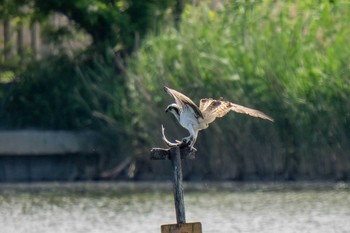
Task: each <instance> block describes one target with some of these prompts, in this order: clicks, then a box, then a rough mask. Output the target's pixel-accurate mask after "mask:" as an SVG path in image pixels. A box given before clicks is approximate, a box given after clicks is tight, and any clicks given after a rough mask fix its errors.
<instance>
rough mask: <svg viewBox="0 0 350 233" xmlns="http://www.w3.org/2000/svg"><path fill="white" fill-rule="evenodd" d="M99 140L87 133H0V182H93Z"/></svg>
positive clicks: (98, 153)
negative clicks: (87, 180)
mask: <svg viewBox="0 0 350 233" xmlns="http://www.w3.org/2000/svg"><path fill="white" fill-rule="evenodd" d="M100 139H101V137H100V136H99V135H98V134H97V133H94V132H90V131H89V132H68V131H27V130H26V131H0V182H19V181H20V182H23V181H72V180H86V179H94V178H95V177H97V176H98V175H99V173H100V171H99V164H100V157H101V155H102V153H103V152H102V149H103V146H102V143H101V140H100Z"/></svg>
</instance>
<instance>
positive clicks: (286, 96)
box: [128, 1, 350, 179]
mask: <svg viewBox="0 0 350 233" xmlns="http://www.w3.org/2000/svg"><path fill="white" fill-rule="evenodd" d="M348 22H350V4H348V3H346V2H345V1H336V3H334V4H332V3H329V2H326V1H321V2H314V1H300V2H297V3H295V2H291V1H290V2H289V1H286V2H282V1H279V2H277V3H272V1H263V2H259V3H241V2H239V3H229V2H228V3H226V4H225V5H224V8H222V9H215V10H213V9H210V8H209V7H208V4H205V3H204V4H201V5H199V6H189V5H188V6H187V7H186V9H185V11H184V14H183V21H182V25H181V29H180V31H176V30H175V29H174V28H172V27H169V28H166V29H164V31H163V32H162V33H161V34H157V35H149V36H148V38H147V39H146V40H145V41H144V43H143V44H142V46H141V48H140V51H139V52H138V53H137V54H135V56H134V58H133V59H131V60H130V61H129V70H128V80H129V87H130V88H129V89H130V92H131V94H130V95H131V96H132V100H133V104H134V106H135V109H138V111H137V114H135V118H134V120H135V123H137V124H138V126H139V127H141V128H142V129H143V136H144V137H145V138H147V140H148V141H149V142H152V143H153V144H152V143H149V144H147V145H146V147H151V145H154V143H155V142H157V143H158V142H160V140H159V131H160V124H162V123H163V122H164V121H166V120H165V119H166V117H171V116H164V115H163V114H162V111H163V110H164V108H165V107H166V106H167V104H168V103H170V101H171V99H170V98H169V97H168V96H166V94H165V93H164V92H163V91H162V86H163V85H169V86H170V87H173V88H175V89H178V90H179V91H182V92H184V93H186V94H187V95H188V96H190V97H191V98H193V99H194V100H195V101H196V102H198V100H199V99H200V98H201V97H214V98H219V97H221V96H222V97H224V98H225V99H228V100H231V101H233V102H236V103H239V104H242V105H246V106H249V107H252V108H256V109H259V110H261V111H263V112H265V113H266V114H268V115H270V116H272V117H273V118H274V119H275V123H274V124H270V123H269V122H264V121H262V120H257V119H251V118H248V117H244V116H241V115H238V114H231V115H230V116H229V117H227V118H225V119H220V120H219V121H218V122H216V123H214V124H213V125H212V126H210V128H209V129H208V130H207V132H202V133H201V134H200V136H199V139H198V143H197V148H198V149H199V153H200V154H201V155H203V157H205V158H206V160H207V162H199V165H198V166H196V165H194V166H195V167H194V168H193V170H194V171H195V170H196V167H198V168H197V169H200V168H205V171H202V174H203V176H205V174H212V175H213V174H214V175H216V174H218V176H221V177H226V178H232V179H239V178H241V177H242V176H243V177H249V176H250V175H252V176H255V175H259V174H262V175H263V176H268V177H281V176H282V177H283V176H285V177H286V178H290V179H293V178H294V177H297V176H298V175H306V176H309V177H320V176H322V175H325V176H327V175H331V176H333V177H337V178H344V177H346V176H347V175H349V172H348V170H349V168H350V159H349V157H348V156H346V153H348V152H349V151H350V150H349V143H348V141H349V139H350V100H349V96H350V81H349V80H350V77H349V76H350V65H349V54H350V28H349V27H348ZM144 112H147V113H148V115H147V114H145V113H144ZM167 128H168V131H169V132H171V133H174V134H173V135H176V136H177V137H179V136H185V135H182V134H180V133H179V132H178V130H177V129H176V124H175V123H173V122H169V123H168V124H167ZM183 132H184V131H181V133H183ZM186 134H187V133H186ZM154 146H155V145H154ZM346 174H347V175H346Z"/></svg>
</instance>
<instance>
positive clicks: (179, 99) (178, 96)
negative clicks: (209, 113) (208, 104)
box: [164, 87, 203, 118]
mask: <svg viewBox="0 0 350 233" xmlns="http://www.w3.org/2000/svg"><path fill="white" fill-rule="evenodd" d="M164 90H165V92H166V93H168V94H169V95H170V96H172V97H173V98H174V100H175V103H176V104H177V105H178V106H179V108H180V109H181V111H183V107H184V105H185V104H187V105H188V106H190V107H191V108H192V109H193V111H194V112H195V113H196V115H197V117H198V116H199V117H201V118H203V114H202V112H201V110H199V108H198V106H197V105H196V104H195V103H194V102H193V101H192V100H191V99H190V98H188V97H187V96H185V95H184V94H182V93H180V92H178V91H176V90H174V89H171V88H169V87H164Z"/></svg>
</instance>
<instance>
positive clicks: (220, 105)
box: [164, 87, 273, 148]
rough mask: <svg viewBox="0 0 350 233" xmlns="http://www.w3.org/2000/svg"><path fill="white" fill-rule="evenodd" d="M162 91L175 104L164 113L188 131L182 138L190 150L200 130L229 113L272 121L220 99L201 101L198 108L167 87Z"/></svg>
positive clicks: (263, 114)
mask: <svg viewBox="0 0 350 233" xmlns="http://www.w3.org/2000/svg"><path fill="white" fill-rule="evenodd" d="M164 90H165V92H167V93H168V94H169V95H170V96H172V97H173V98H174V100H175V103H172V104H170V105H169V106H168V107H167V108H166V110H165V112H170V113H172V114H173V115H174V116H175V118H176V119H177V121H178V122H179V123H180V125H181V126H182V127H184V128H185V129H187V130H188V131H189V133H190V135H189V136H188V137H185V138H184V142H185V143H190V146H191V148H192V147H193V145H194V143H195V142H196V140H197V136H198V132H199V131H200V130H203V129H206V128H208V126H209V124H210V123H212V122H213V121H214V120H215V119H216V118H218V117H223V116H225V115H226V114H227V113H228V112H230V111H234V112H238V113H244V114H247V115H250V116H253V117H259V118H262V119H265V120H269V121H273V119H272V118H271V117H269V116H268V115H266V114H265V113H263V112H260V111H258V110H255V109H251V108H247V107H244V106H241V105H238V104H234V103H231V102H229V101H226V100H223V99H222V98H221V99H219V100H215V99H212V98H205V99H201V100H200V102H199V107H198V106H197V105H196V104H195V103H194V102H193V101H192V100H191V99H190V98H188V97H187V96H185V95H184V94H182V93H180V92H178V91H176V90H173V89H170V88H168V87H164Z"/></svg>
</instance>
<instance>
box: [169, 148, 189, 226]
mask: <svg viewBox="0 0 350 233" xmlns="http://www.w3.org/2000/svg"><path fill="white" fill-rule="evenodd" d="M175 152H176V153H175V155H174V154H173V153H172V154H171V163H172V165H173V169H174V201H175V212H176V221H177V224H181V223H186V216H185V202H184V192H183V186H182V166H181V155H180V148H179V147H178V146H177V147H175Z"/></svg>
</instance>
